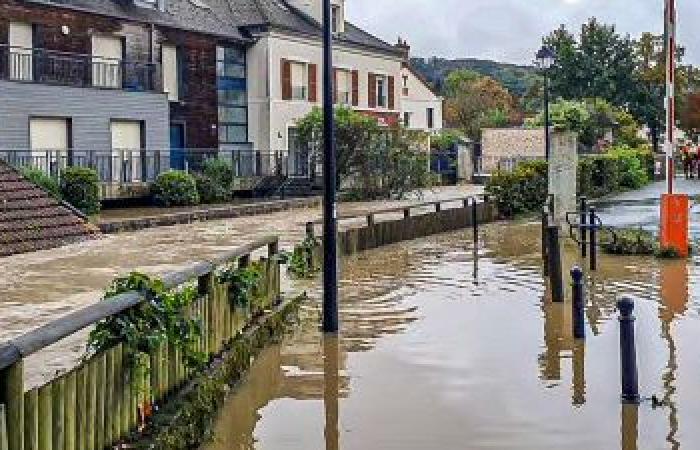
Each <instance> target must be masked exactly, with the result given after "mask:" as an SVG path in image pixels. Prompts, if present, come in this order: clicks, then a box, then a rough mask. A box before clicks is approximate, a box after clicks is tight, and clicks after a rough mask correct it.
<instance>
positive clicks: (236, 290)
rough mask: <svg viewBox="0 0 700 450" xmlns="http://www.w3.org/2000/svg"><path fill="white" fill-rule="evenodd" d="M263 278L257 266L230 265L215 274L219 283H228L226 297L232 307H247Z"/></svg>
mask: <svg viewBox="0 0 700 450" xmlns="http://www.w3.org/2000/svg"><path fill="white" fill-rule="evenodd" d="M262 278H263V273H262V269H261V267H260V265H259V264H257V263H253V264H250V265H247V266H244V267H236V266H235V265H233V264H231V265H229V266H227V267H226V268H224V269H223V270H222V271H221V272H219V274H217V280H218V282H219V283H228V285H229V288H228V297H229V301H230V302H231V304H232V305H233V306H239V307H241V306H249V305H250V304H252V302H253V298H254V297H255V291H256V289H257V288H258V286H260V281H261V280H262Z"/></svg>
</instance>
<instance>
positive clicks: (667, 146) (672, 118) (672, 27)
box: [664, 0, 676, 194]
mask: <svg viewBox="0 0 700 450" xmlns="http://www.w3.org/2000/svg"><path fill="white" fill-rule="evenodd" d="M665 25H666V26H665V28H666V43H665V47H666V142H664V150H665V152H666V178H667V182H668V193H669V194H673V177H674V167H673V141H674V137H675V127H676V102H675V95H676V94H675V80H676V0H666V23H665Z"/></svg>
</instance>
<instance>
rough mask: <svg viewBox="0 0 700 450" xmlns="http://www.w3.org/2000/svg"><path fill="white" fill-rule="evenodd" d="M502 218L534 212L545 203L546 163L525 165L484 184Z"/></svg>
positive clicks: (531, 162)
mask: <svg viewBox="0 0 700 450" xmlns="http://www.w3.org/2000/svg"><path fill="white" fill-rule="evenodd" d="M486 193H487V194H488V195H489V196H491V197H492V198H493V199H495V201H496V205H497V208H498V212H499V213H500V214H501V215H502V216H503V217H508V218H512V217H516V216H518V215H520V214H524V213H528V212H532V211H537V210H539V209H541V208H542V206H543V205H544V202H545V201H546V199H547V163H546V162H545V161H528V162H524V163H521V164H519V165H518V167H516V168H515V170H514V171H512V172H496V173H495V174H494V175H493V176H492V177H491V179H490V180H489V182H488V183H487V184H486Z"/></svg>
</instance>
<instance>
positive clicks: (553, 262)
mask: <svg viewBox="0 0 700 450" xmlns="http://www.w3.org/2000/svg"><path fill="white" fill-rule="evenodd" d="M547 254H548V255H549V285H550V288H551V289H550V290H551V292H552V301H553V302H556V303H560V302H563V301H564V286H563V283H562V274H561V272H562V270H561V249H560V247H559V227H557V226H556V225H549V226H548V227H547Z"/></svg>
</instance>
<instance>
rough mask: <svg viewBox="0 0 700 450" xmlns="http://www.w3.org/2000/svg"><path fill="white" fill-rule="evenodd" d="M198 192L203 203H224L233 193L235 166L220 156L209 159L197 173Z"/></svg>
mask: <svg viewBox="0 0 700 450" xmlns="http://www.w3.org/2000/svg"><path fill="white" fill-rule="evenodd" d="M195 180H196V182H197V192H198V193H199V199H200V200H201V202H202V203H224V202H227V201H229V200H231V197H232V193H233V186H232V184H233V167H232V166H231V163H229V162H228V161H225V160H223V159H219V158H212V159H207V160H206V161H205V162H204V164H203V165H202V170H201V172H200V173H197V174H195Z"/></svg>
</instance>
